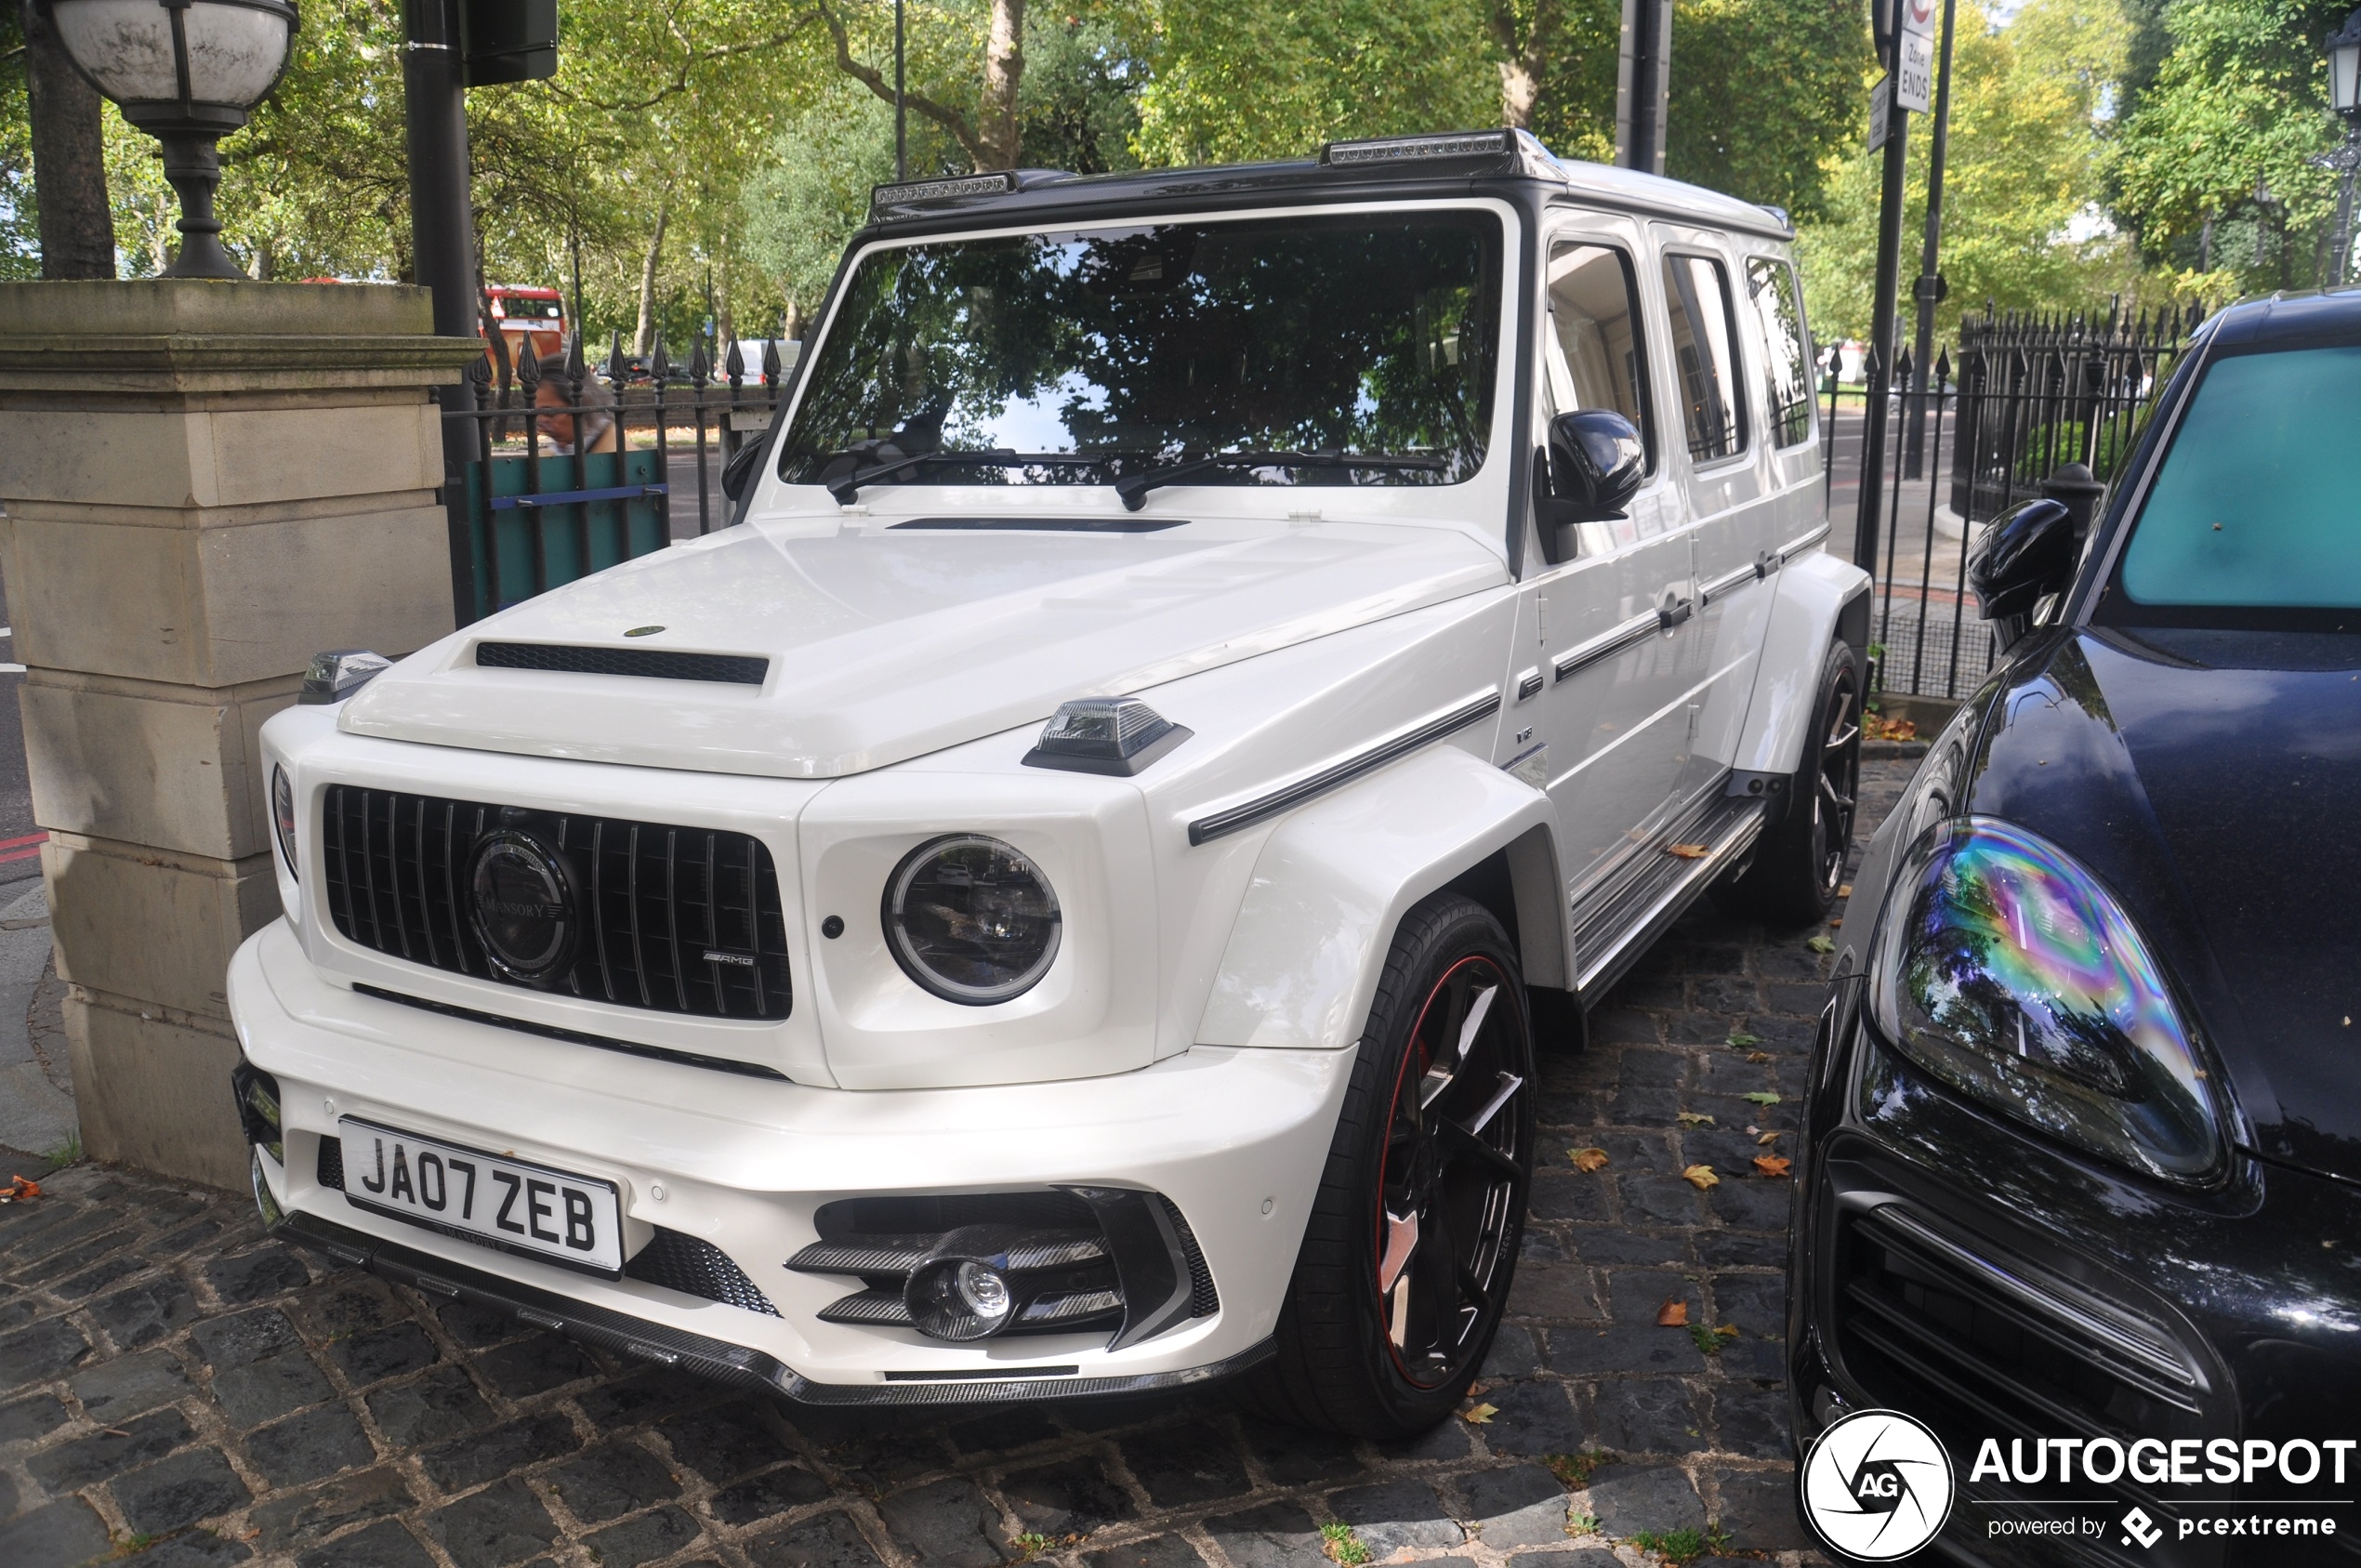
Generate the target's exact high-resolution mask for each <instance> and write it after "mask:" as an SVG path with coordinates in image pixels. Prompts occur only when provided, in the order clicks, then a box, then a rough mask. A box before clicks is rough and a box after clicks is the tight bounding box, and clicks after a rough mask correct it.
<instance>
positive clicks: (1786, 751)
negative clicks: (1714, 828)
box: [1732, 550, 1869, 775]
mask: <svg viewBox="0 0 2361 1568" xmlns="http://www.w3.org/2000/svg"><path fill="white" fill-rule="evenodd" d="M1839 638H1842V639H1844V641H1846V642H1847V643H1849V644H1851V645H1852V648H1853V653H1854V655H1855V656H1856V657H1858V658H1862V659H1864V660H1866V657H1867V644H1868V639H1869V574H1868V573H1866V572H1864V571H1862V570H1861V568H1859V567H1857V566H1855V565H1853V564H1852V563H1851V562H1850V561H1843V560H1838V559H1837V558H1836V557H1834V556H1832V555H1829V554H1828V553H1827V551H1825V550H1814V551H1813V552H1812V553H1811V554H1810V555H1805V556H1799V557H1797V558H1796V559H1795V560H1791V561H1789V562H1788V563H1787V565H1786V566H1785V567H1784V568H1782V569H1781V570H1780V572H1779V581H1778V590H1777V592H1776V594H1775V595H1774V597H1773V599H1772V601H1771V621H1770V625H1769V626H1768V627H1767V628H1766V629H1765V631H1764V633H1763V639H1762V659H1761V663H1760V664H1758V665H1756V666H1755V672H1756V673H1755V678H1754V696H1753V698H1752V700H1751V701H1750V702H1748V705H1747V721H1746V727H1745V729H1743V730H1742V731H1739V734H1738V750H1737V756H1736V758H1735V760H1734V763H1733V764H1732V765H1733V766H1734V768H1736V769H1737V771H1739V772H1741V773H1761V774H1772V775H1778V774H1787V773H1792V772H1794V771H1796V767H1797V764H1798V763H1799V762H1800V760H1801V759H1802V757H1803V734H1804V731H1806V730H1807V729H1809V728H1810V727H1811V722H1812V703H1813V698H1814V696H1815V695H1817V693H1818V689H1819V685H1820V665H1821V664H1822V662H1823V661H1824V660H1825V659H1826V658H1827V648H1828V644H1829V643H1830V642H1831V641H1834V640H1835V639H1839ZM1863 673H1864V674H1865V675H1866V664H1865V665H1864V666H1863Z"/></svg>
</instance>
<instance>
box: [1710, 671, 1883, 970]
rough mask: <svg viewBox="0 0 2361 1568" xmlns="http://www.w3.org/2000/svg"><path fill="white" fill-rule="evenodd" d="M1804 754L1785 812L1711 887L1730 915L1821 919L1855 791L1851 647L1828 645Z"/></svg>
mask: <svg viewBox="0 0 2361 1568" xmlns="http://www.w3.org/2000/svg"><path fill="white" fill-rule="evenodd" d="M1813 712H1814V716H1815V717H1814V723H1813V727H1812V730H1811V731H1810V732H1809V733H1808V734H1807V735H1806V736H1805V738H1804V755H1803V757H1802V758H1801V760H1800V763H1799V764H1798V766H1797V768H1796V771H1795V773H1794V774H1793V775H1792V776H1791V777H1790V778H1789V779H1788V781H1787V814H1786V816H1785V817H1784V818H1783V819H1782V820H1781V821H1780V822H1778V823H1777V824H1775V825H1774V826H1772V827H1771V828H1769V829H1767V830H1765V831H1764V833H1763V835H1762V839H1761V843H1760V844H1758V845H1757V846H1756V849H1755V851H1754V859H1753V861H1752V863H1750V864H1748V867H1747V869H1746V870H1745V871H1744V872H1743V873H1742V874H1740V875H1739V876H1737V877H1736V878H1735V879H1734V880H1733V881H1730V882H1727V883H1723V884H1721V886H1718V887H1716V888H1715V889H1713V896H1714V902H1715V903H1717V904H1719V905H1720V906H1721V908H1722V909H1724V910H1725V911H1727V912H1728V913H1730V914H1733V915H1743V916H1755V917H1757V918H1760V919H1765V920H1775V921H1779V922H1782V923H1790V922H1791V923H1794V924H1798V925H1807V924H1813V923H1815V922H1818V921H1821V920H1825V919H1827V917H1828V912H1829V911H1830V910H1831V909H1833V908H1835V907H1836V902H1837V892H1838V889H1840V888H1841V887H1842V886H1843V885H1844V865H1845V859H1846V857H1847V856H1848V855H1850V854H1851V853H1852V850H1853V818H1854V815H1855V814H1856V812H1857V810H1858V801H1859V798H1860V795H1861V674H1860V665H1859V664H1858V663H1857V662H1856V661H1855V659H1854V658H1853V650H1852V649H1851V648H1849V647H1847V646H1845V645H1844V644H1843V643H1841V642H1838V643H1833V644H1831V645H1830V646H1829V649H1828V656H1827V662H1826V663H1824V664H1823V665H1821V669H1820V690H1819V696H1818V700H1817V701H1816V702H1815V703H1814V705H1813Z"/></svg>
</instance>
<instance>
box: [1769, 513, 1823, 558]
mask: <svg viewBox="0 0 2361 1568" xmlns="http://www.w3.org/2000/svg"><path fill="white" fill-rule="evenodd" d="M1827 536H1828V525H1827V523H1826V522H1823V523H1821V524H1820V526H1819V527H1817V528H1815V529H1814V530H1813V531H1812V532H1811V533H1809V534H1798V535H1797V536H1796V537H1794V538H1792V539H1790V540H1788V541H1787V543H1786V544H1784V545H1781V546H1780V547H1779V564H1780V565H1782V566H1785V565H1786V564H1787V562H1788V561H1791V560H1794V559H1795V558H1796V557H1798V556H1800V555H1801V554H1802V553H1803V552H1804V551H1806V550H1808V549H1810V548H1811V547H1813V546H1814V545H1816V544H1818V543H1819V542H1820V541H1821V540H1823V539H1825V538H1827Z"/></svg>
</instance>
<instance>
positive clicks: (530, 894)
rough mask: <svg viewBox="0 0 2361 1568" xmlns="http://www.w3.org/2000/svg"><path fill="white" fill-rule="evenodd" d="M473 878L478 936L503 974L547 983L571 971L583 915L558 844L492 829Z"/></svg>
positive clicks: (477, 856) (478, 853)
mask: <svg viewBox="0 0 2361 1568" xmlns="http://www.w3.org/2000/svg"><path fill="white" fill-rule="evenodd" d="M468 879H469V881H470V882H471V883H472V885H473V890H474V900H473V908H472V913H473V915H474V925H475V929H476V936H477V938H478V939H479V940H480V941H481V942H482V943H483V949H484V953H485V955H487V956H489V957H490V958H491V960H492V962H493V963H494V964H495V965H496V966H498V968H499V969H500V971H501V972H502V973H503V974H505V975H507V976H508V977H509V978H510V979H512V980H520V981H522V982H525V983H526V984H528V985H543V984H547V983H548V982H551V981H554V980H556V979H558V978H560V977H561V976H562V975H563V974H564V973H565V972H566V970H567V968H569V966H571V965H572V964H573V962H574V942H575V939H576V937H577V936H578V934H579V933H580V930H581V925H582V920H581V915H580V912H579V911H578V910H577V909H576V907H575V905H574V887H573V883H572V880H571V878H569V877H568V876H567V875H566V869H565V860H564V857H563V856H562V855H561V853H560V852H559V851H558V850H553V849H551V848H549V847H548V846H547V845H545V844H543V843H542V842H541V841H540V840H539V839H537V838H534V837H533V836H532V835H530V834H525V833H519V832H516V831H514V830H503V831H501V832H497V833H493V834H489V835H487V836H485V837H484V839H483V841H482V843H481V844H480V845H478V846H477V848H476V853H475V866H474V869H473V871H472V872H471V873H470V876H469V878H468Z"/></svg>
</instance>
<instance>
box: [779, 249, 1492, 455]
mask: <svg viewBox="0 0 2361 1568" xmlns="http://www.w3.org/2000/svg"><path fill="white" fill-rule="evenodd" d="M1500 234H1501V231H1500V223H1499V220H1498V219H1497V217H1494V216H1493V215H1491V214H1489V213H1484V212H1471V211H1443V212H1410V213H1398V214H1397V213H1389V214H1384V215H1371V214H1358V215H1353V216H1351V217H1286V218H1269V219H1258V220H1247V221H1233V222H1220V223H1172V224H1158V225H1154V226H1153V227H1131V228H1108V229H1092V230H1085V231H1068V232H1063V233H1040V234H1018V235H1007V236H994V237H990V238H984V239H973V240H953V241H943V242H939V243H932V244H917V245H908V246H892V247H883V248H879V249H877V250H874V251H871V252H870V253H869V254H868V255H867V256H865V257H863V258H862V260H861V262H860V264H859V266H858V267H857V269H856V270H854V271H853V273H852V275H851V279H850V280H849V281H848V282H847V283H845V285H844V297H843V303H842V305H841V306H840V308H839V309H838V311H837V314H836V319H835V321H834V322H833V323H832V324H831V325H830V327H829V329H828V334H827V336H826V337H825V339H824V341H823V342H822V343H821V344H820V346H819V348H818V349H817V351H816V352H815V354H814V356H813V361H812V365H811V375H810V379H809V380H808V382H807V383H806V389H805V391H804V393H803V397H802V400H801V402H800V403H799V404H798V407H797V410H796V415H795V421H794V424H793V425H792V427H791V428H789V429H788V431H787V433H786V435H785V439H784V440H783V441H782V442H781V448H780V455H779V472H780V475H781V477H782V478H784V479H786V480H788V481H791V482H799V483H813V482H817V481H820V480H821V479H822V478H823V477H824V475H828V474H834V473H841V472H843V471H845V469H846V468H850V467H852V466H854V465H856V464H859V463H864V462H868V461H871V460H882V459H886V458H893V457H899V456H904V455H909V456H916V455H922V454H947V455H950V456H948V457H944V458H938V459H937V460H935V461H932V462H930V463H929V464H928V465H927V466H926V467H924V468H922V469H918V470H916V471H915V477H916V478H917V479H918V480H919V481H921V482H925V483H930V484H1061V483H1062V484H1106V483H1109V482H1112V481H1115V480H1116V479H1118V478H1123V477H1126V476H1129V475H1137V474H1140V473H1142V472H1145V471H1148V470H1151V469H1154V468H1159V467H1163V466H1167V465H1171V464H1177V463H1181V462H1187V461H1190V460H1193V459H1199V458H1204V457H1207V456H1212V455H1220V454H1224V453H1238V452H1252V453H1264V454H1271V455H1289V454H1292V455H1299V456H1301V455H1307V454H1314V453H1316V454H1320V455H1324V457H1325V458H1326V461H1325V462H1321V463H1317V464H1314V463H1311V462H1306V463H1303V464H1301V465H1299V466H1293V467H1290V466H1288V465H1286V464H1285V463H1283V462H1272V463H1264V464H1260V465H1252V466H1248V465H1240V466H1236V467H1233V468H1217V469H1214V470H1210V471H1207V472H1206V473H1204V474H1202V475H1193V476H1192V477H1191V480H1190V482H1193V483H1266V484H1267V483H1290V482H1293V483H1305V484H1392V485H1399V484H1450V483H1456V482H1457V481H1461V480H1465V479H1467V478H1469V477H1470V476H1471V475H1472V474H1473V473H1474V472H1475V471H1476V469H1478V468H1481V467H1482V466H1483V463H1484V442H1485V438H1486V434H1487V432H1488V430H1489V428H1490V425H1491V419H1492V397H1493V384H1494V381H1495V380H1496V376H1495V375H1494V358H1495V350H1496V345H1497V342H1498V340H1499V295H1500V289H1499V278H1500V270H1501V238H1500ZM877 442H883V443H890V444H889V445H887V446H884V447H880V446H878V445H874V444H864V443H877ZM848 454H851V455H850V456H848ZM962 454H966V455H969V456H968V457H967V458H966V460H964V461H963V460H961V459H960V457H959V456H958V455H962ZM984 455H990V457H989V458H988V459H987V457H986V456H984ZM1339 456H1344V457H1360V456H1382V457H1392V458H1396V459H1401V458H1413V459H1418V461H1415V462H1408V463H1401V462H1397V463H1396V464H1395V465H1394V466H1392V467H1374V468H1353V467H1352V466H1351V465H1350V464H1346V463H1339V462H1338V461H1337V459H1338V458H1339ZM1011 457H1014V458H1023V459H1032V458H1038V459H1041V460H1040V461H1009V460H1008V459H1009V458H1011ZM832 463H833V464H835V467H834V468H831V464H832ZM897 482H899V479H897Z"/></svg>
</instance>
